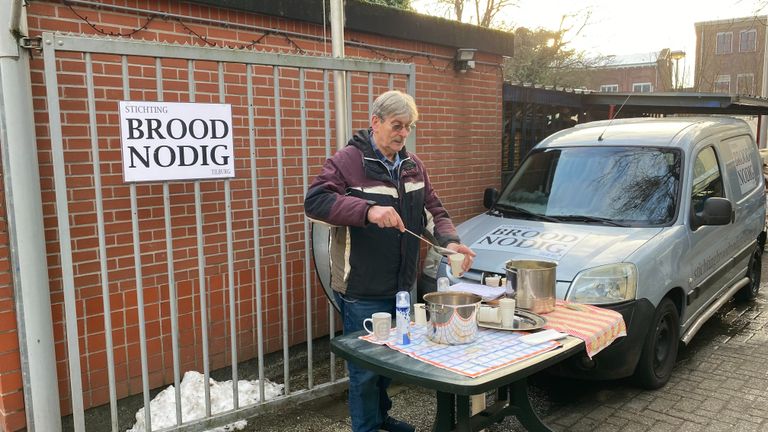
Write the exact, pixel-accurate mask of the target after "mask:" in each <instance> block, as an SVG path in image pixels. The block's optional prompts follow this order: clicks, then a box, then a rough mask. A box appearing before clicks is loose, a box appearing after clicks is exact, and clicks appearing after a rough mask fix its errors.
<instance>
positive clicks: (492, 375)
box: [331, 332, 584, 432]
mask: <svg viewBox="0 0 768 432" xmlns="http://www.w3.org/2000/svg"><path fill="white" fill-rule="evenodd" d="M362 334H364V332H358V333H353V334H350V335H345V336H337V337H335V338H333V339H332V340H331V350H332V351H333V352H334V353H336V354H337V355H339V356H340V357H342V358H344V359H345V360H347V361H350V362H353V363H356V364H358V365H360V366H363V367H365V368H368V369H370V370H373V371H374V372H376V373H379V374H381V375H384V376H387V377H390V378H392V379H394V380H397V381H399V382H403V383H410V384H418V385H421V386H422V387H425V388H429V389H432V390H435V392H436V393H437V414H436V415H435V422H434V424H433V427H432V430H433V431H435V432H443V431H478V430H481V429H483V428H485V427H487V426H489V425H491V424H493V423H494V422H497V421H502V420H503V419H504V417H507V416H509V415H514V416H516V417H517V419H518V420H519V421H520V423H521V424H522V425H523V426H525V428H526V429H528V430H530V431H550V429H549V428H548V427H547V426H546V425H545V424H544V423H542V421H541V419H540V418H539V416H538V415H536V412H534V411H533V408H532V407H531V403H530V400H529V399H528V381H527V378H528V376H530V375H532V374H534V373H536V372H538V371H540V370H542V369H545V368H547V367H549V366H551V365H553V364H556V363H558V362H561V361H563V360H565V359H566V358H568V357H570V356H572V355H575V354H577V353H579V352H581V351H583V350H584V342H583V341H582V340H581V339H578V338H574V337H571V336H568V337H566V338H565V339H561V340H560V342H561V343H562V346H561V347H559V348H556V349H554V350H551V351H548V352H546V353H543V354H539V355H537V356H535V357H532V358H529V359H526V360H523V361H520V362H518V363H515V364H512V365H509V366H505V367H503V368H501V369H497V370H495V371H492V372H489V373H487V374H484V375H481V376H479V377H477V378H470V377H467V376H464V375H460V374H457V373H455V372H451V371H448V370H445V369H442V368H439V367H437V366H433V365H431V364H429V363H425V362H422V361H420V360H416V359H413V358H411V357H408V356H407V355H405V354H403V353H400V352H398V351H396V350H393V349H391V348H389V347H386V346H384V345H377V344H373V343H370V342H367V341H364V340H362V339H359V338H358V336H361V335H362ZM490 390H498V395H497V398H496V399H497V401H496V402H495V403H494V404H493V405H491V406H488V407H486V409H485V410H483V411H481V412H478V413H476V414H474V415H472V414H471V411H470V404H469V400H470V396H471V395H476V394H483V393H485V392H487V391H490Z"/></svg>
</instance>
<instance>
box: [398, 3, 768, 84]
mask: <svg viewBox="0 0 768 432" xmlns="http://www.w3.org/2000/svg"><path fill="white" fill-rule="evenodd" d="M411 3H412V5H413V7H414V8H415V9H416V10H417V11H419V12H421V13H426V12H427V11H428V10H433V11H434V10H438V9H439V8H438V7H435V4H434V0H412V1H411ZM470 3H472V2H471V1H470ZM766 3H768V1H767V0H720V1H717V0H643V1H637V0H518V6H515V7H509V8H508V9H506V10H505V13H504V20H505V21H506V23H507V24H510V25H512V26H514V27H528V28H531V29H535V28H539V27H541V28H548V29H557V28H558V27H559V24H560V19H561V17H562V16H563V15H569V14H578V13H581V14H580V15H578V18H569V21H566V22H569V23H572V24H573V27H574V28H577V27H579V26H580V24H581V23H583V22H584V16H585V15H584V11H586V10H589V11H591V16H590V17H589V18H588V20H587V24H586V26H585V27H584V28H583V29H582V30H581V32H580V33H579V34H571V35H569V39H570V41H571V47H572V48H575V49H577V50H579V51H584V52H586V53H588V54H600V55H627V54H638V53H650V52H658V51H660V50H661V49H663V48H669V49H671V50H672V51H675V50H682V51H684V52H685V53H686V57H685V58H684V59H682V60H681V63H680V67H681V71H682V70H692V69H693V65H694V64H695V63H694V60H695V48H696V35H695V30H694V23H696V22H700V21H713V20H721V19H727V18H741V17H749V16H754V15H756V14H757V15H766V14H768V7H766ZM576 24H579V25H576ZM683 68H685V69H683ZM688 75H690V73H688Z"/></svg>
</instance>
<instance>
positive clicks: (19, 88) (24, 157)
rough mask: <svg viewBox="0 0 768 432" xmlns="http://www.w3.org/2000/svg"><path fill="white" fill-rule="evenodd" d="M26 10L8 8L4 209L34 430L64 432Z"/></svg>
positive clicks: (12, 1)
mask: <svg viewBox="0 0 768 432" xmlns="http://www.w3.org/2000/svg"><path fill="white" fill-rule="evenodd" d="M3 4H4V5H5V6H2V5H3ZM21 6H22V1H21V0H1V1H0V26H2V30H3V31H0V34H1V35H0V86H2V91H0V117H2V118H0V126H1V127H0V131H2V132H4V133H3V134H0V146H1V147H2V162H3V177H4V186H5V203H3V204H4V205H5V209H6V213H7V220H8V237H9V242H10V244H9V246H10V249H11V254H10V255H11V264H12V268H13V294H14V302H15V306H16V318H17V326H18V334H19V351H20V355H21V370H22V379H23V384H24V401H25V410H26V417H27V430H29V431H35V430H38V431H60V430H61V413H60V410H59V392H58V380H57V377H56V355H55V352H54V347H53V324H52V319H51V300H50V288H49V286H48V263H47V260H46V250H45V238H44V229H43V206H42V198H41V194H40V178H39V172H40V170H39V167H38V162H37V141H36V138H35V124H34V113H33V109H32V84H31V81H30V76H29V53H28V52H27V51H26V50H23V49H20V48H19V46H18V41H17V40H16V38H15V37H14V36H13V35H14V34H18V33H24V32H26V28H23V27H26V14H24V12H23V11H21V10H20V8H21ZM21 9H23V8H21ZM14 12H17V13H14ZM19 12H20V13H19ZM9 27H10V28H9ZM9 30H10V31H9Z"/></svg>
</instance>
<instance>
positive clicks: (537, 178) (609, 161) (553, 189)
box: [495, 147, 681, 226]
mask: <svg viewBox="0 0 768 432" xmlns="http://www.w3.org/2000/svg"><path fill="white" fill-rule="evenodd" d="M680 163H681V162H680V152H679V151H678V150H675V149H667V148H653V147H642V148H639V147H572V148H556V149H548V150H543V151H538V152H535V153H531V154H530V155H529V156H528V158H526V159H525V161H524V162H523V165H522V166H521V167H520V169H519V170H518V172H517V173H515V176H514V177H513V178H512V180H511V181H510V182H509V184H507V186H506V188H505V189H504V191H503V192H502V193H501V197H500V198H499V200H498V201H497V203H496V206H495V208H496V209H497V210H499V211H501V212H503V213H505V214H507V213H508V212H509V213H510V214H513V215H514V216H516V217H517V216H522V217H524V218H539V219H542V220H548V221H553V222H554V221H557V222H579V223H599V224H608V225H631V226H649V225H665V224H668V223H670V222H671V221H672V220H673V219H674V217H675V213H676V206H677V199H676V197H677V195H678V189H679V188H678V184H679V182H680Z"/></svg>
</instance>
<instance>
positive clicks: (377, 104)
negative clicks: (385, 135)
mask: <svg viewBox="0 0 768 432" xmlns="http://www.w3.org/2000/svg"><path fill="white" fill-rule="evenodd" d="M371 114H372V115H375V116H376V117H378V118H380V119H381V120H386V119H387V118H389V117H392V116H394V117H398V116H402V115H407V116H408V122H409V123H413V122H415V121H416V120H418V119H419V110H418V108H416V102H415V101H414V100H413V97H411V95H409V94H407V93H403V92H401V91H399V90H390V91H388V92H385V93H382V94H381V96H379V97H377V98H376V100H375V101H373V106H372V107H371Z"/></svg>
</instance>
